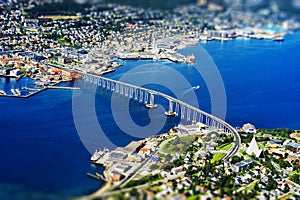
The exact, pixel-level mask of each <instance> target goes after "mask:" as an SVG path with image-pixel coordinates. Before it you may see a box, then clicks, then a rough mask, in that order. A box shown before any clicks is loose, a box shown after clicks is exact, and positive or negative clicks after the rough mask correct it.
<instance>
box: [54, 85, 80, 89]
mask: <svg viewBox="0 0 300 200" xmlns="http://www.w3.org/2000/svg"><path fill="white" fill-rule="evenodd" d="M48 88H49V89H62V90H80V88H79V87H64V86H53V85H50V86H48Z"/></svg>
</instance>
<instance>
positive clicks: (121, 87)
mask: <svg viewBox="0 0 300 200" xmlns="http://www.w3.org/2000/svg"><path fill="white" fill-rule="evenodd" d="M120 94H121V95H123V94H124V85H120Z"/></svg>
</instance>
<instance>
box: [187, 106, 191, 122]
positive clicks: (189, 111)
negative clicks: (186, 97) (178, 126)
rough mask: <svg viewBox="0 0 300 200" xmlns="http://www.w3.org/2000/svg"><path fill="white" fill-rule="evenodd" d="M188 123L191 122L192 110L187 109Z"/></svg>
mask: <svg viewBox="0 0 300 200" xmlns="http://www.w3.org/2000/svg"><path fill="white" fill-rule="evenodd" d="M187 121H188V122H190V121H191V109H190V108H188V109H187Z"/></svg>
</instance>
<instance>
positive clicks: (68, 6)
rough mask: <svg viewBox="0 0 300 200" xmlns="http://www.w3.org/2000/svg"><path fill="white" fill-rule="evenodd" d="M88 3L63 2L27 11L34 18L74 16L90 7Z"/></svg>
mask: <svg viewBox="0 0 300 200" xmlns="http://www.w3.org/2000/svg"><path fill="white" fill-rule="evenodd" d="M89 6H90V5H89V4H88V3H84V4H79V3H77V2H76V1H74V0H63V1H62V2H56V3H43V4H39V5H36V6H34V7H33V8H31V9H29V10H26V11H27V13H28V15H29V16H30V17H32V18H37V17H38V16H41V15H74V14H76V13H78V12H81V13H82V12H84V11H85V8H87V7H89Z"/></svg>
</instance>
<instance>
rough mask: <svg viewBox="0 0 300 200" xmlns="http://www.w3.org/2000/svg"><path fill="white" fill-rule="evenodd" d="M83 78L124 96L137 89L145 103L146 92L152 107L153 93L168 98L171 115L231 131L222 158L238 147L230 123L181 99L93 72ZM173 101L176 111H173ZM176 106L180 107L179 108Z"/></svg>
mask: <svg viewBox="0 0 300 200" xmlns="http://www.w3.org/2000/svg"><path fill="white" fill-rule="evenodd" d="M84 79H85V80H86V81H89V82H92V83H94V84H97V85H99V86H100V85H101V86H102V87H104V88H107V89H110V90H111V91H113V92H116V93H120V94H122V95H125V96H129V98H133V92H135V93H138V91H139V94H140V95H139V96H135V99H139V100H140V102H142V101H144V100H145V101H144V102H145V104H147V102H148V96H149V95H148V94H150V96H152V98H151V97H150V105H152V106H153V107H154V102H153V101H154V98H153V97H154V95H156V96H160V97H163V98H165V99H167V100H169V109H170V110H169V111H168V112H169V113H171V115H172V114H174V115H176V116H178V115H179V113H181V118H182V119H184V117H185V114H186V115H187V116H186V117H187V121H191V118H193V120H192V122H193V123H195V122H196V121H200V122H201V123H204V124H206V125H208V126H211V127H214V128H217V129H219V130H221V131H224V132H225V133H231V134H232V135H233V136H234V138H235V144H234V145H233V146H232V147H231V149H230V150H228V152H227V154H226V155H225V156H224V157H223V160H226V159H228V158H230V157H232V156H233V155H235V154H236V153H237V152H238V151H239V149H240V145H241V138H240V136H239V134H238V132H237V131H236V130H235V129H234V128H233V127H232V126H231V125H229V124H228V123H227V122H225V121H223V120H221V119H219V118H217V117H215V116H213V115H211V114H209V113H206V112H204V111H202V110H200V109H198V108H195V107H193V106H191V105H189V104H187V103H185V102H183V101H181V100H178V99H176V98H174V97H171V96H169V95H167V94H164V93H161V92H158V91H155V90H150V89H147V88H143V87H140V86H135V85H132V84H129V83H124V82H120V81H117V80H112V79H109V78H105V77H103V76H98V75H94V74H85V75H84ZM117 88H119V91H117ZM143 93H144V96H143ZM136 95H137V94H136ZM144 98H145V99H144ZM146 98H147V99H146ZM141 99H142V101H141ZM151 101H152V102H151ZM173 103H175V106H176V112H174V111H173ZM147 105H149V104H147ZM177 107H180V110H179V108H177ZM150 108H151V107H150ZM185 111H186V112H185ZM168 112H166V113H168ZM166 113H165V114H166ZM197 116H198V118H199V120H197Z"/></svg>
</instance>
